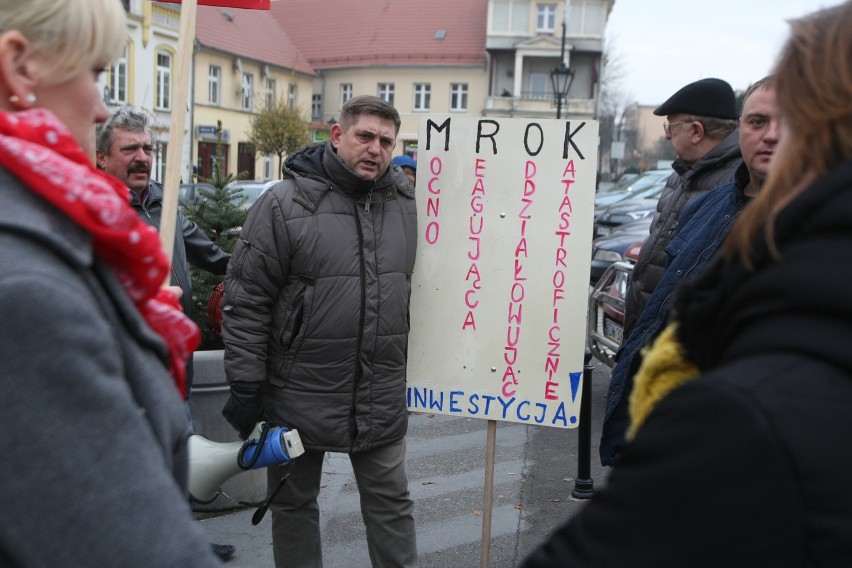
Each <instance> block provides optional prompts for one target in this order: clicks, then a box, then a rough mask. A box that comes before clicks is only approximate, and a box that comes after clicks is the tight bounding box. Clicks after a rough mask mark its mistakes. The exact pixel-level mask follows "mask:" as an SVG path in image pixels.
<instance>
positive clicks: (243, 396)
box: [222, 382, 263, 440]
mask: <svg viewBox="0 0 852 568" xmlns="http://www.w3.org/2000/svg"><path fill="white" fill-rule="evenodd" d="M222 416H224V417H225V420H227V421H228V424H230V425H231V426H233V427H234V429H235V430H237V431H238V432H239V433H240V439H241V440H245V439H246V438H248V436H249V434H251V432H252V430H254V427H255V425H256V424H257V423H258V422H260V421H261V420H263V389H262V388H261V383H248V382H234V383H231V396H230V398H228V402H226V403H225V406H224V408H222Z"/></svg>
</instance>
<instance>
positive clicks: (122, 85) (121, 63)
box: [109, 43, 130, 104]
mask: <svg viewBox="0 0 852 568" xmlns="http://www.w3.org/2000/svg"><path fill="white" fill-rule="evenodd" d="M129 51H130V49H129V48H128V46H127V44H126V43H125V44H124V51H123V52H122V54H121V57H119V58H118V59H116V60H115V63H113V64H112V65H111V66H110V73H109V81H110V84H109V90H110V93H109V95H110V99H111V100H110V102H111V103H113V104H127V94H128V91H129V90H130V89H129V85H128V74H127V64H128V62H127V54H128V52H129Z"/></svg>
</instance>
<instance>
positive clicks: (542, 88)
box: [529, 73, 553, 100]
mask: <svg viewBox="0 0 852 568" xmlns="http://www.w3.org/2000/svg"><path fill="white" fill-rule="evenodd" d="M552 91H553V87H552V86H551V84H550V75H548V74H547V73H530V91H529V92H530V94H529V98H531V99H535V100H549V99H552V98H553V93H552Z"/></svg>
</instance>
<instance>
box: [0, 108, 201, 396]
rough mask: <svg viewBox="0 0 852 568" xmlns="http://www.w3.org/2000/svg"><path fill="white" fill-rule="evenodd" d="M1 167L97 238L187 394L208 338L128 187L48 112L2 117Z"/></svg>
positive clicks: (100, 250) (99, 248)
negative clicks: (193, 365) (177, 290)
mask: <svg viewBox="0 0 852 568" xmlns="http://www.w3.org/2000/svg"><path fill="white" fill-rule="evenodd" d="M0 165H2V167H4V168H5V169H6V170H8V171H9V172H10V173H12V174H14V175H15V176H16V177H17V178H18V179H20V180H21V181H23V182H24V184H25V185H26V186H27V187H28V188H29V189H30V191H32V192H33V193H35V194H36V195H38V196H40V197H42V198H43V199H45V200H46V201H48V202H50V203H51V204H53V205H54V206H55V207H57V208H58V209H60V210H61V211H62V212H64V213H65V214H66V215H67V216H68V217H69V218H70V219H72V220H73V221H74V222H75V223H77V225H79V226H80V227H82V228H83V229H85V230H86V231H87V232H88V233H89V234H90V235H91V236H92V239H93V242H94V248H95V252H96V253H97V254H98V255H99V256H100V257H101V258H103V259H104V260H105V261H106V262H107V263H108V264H109V266H110V267H111V268H112V270H113V272H114V273H115V275H116V277H117V278H118V280H119V282H121V284H122V286H123V287H124V290H125V291H126V292H127V295H128V296H130V298H131V299H132V300H133V302H134V303H135V304H136V307H137V308H138V309H139V312H140V313H141V314H142V317H144V318H145V321H146V322H148V325H149V326H150V327H151V329H153V330H154V331H155V332H157V333H158V334H159V335H160V337H162V338H163V340H164V341H165V343H166V346H167V347H168V350H169V362H170V366H171V374H172V376H173V377H174V380H175V384H176V385H177V388H178V390H179V391H180V393H181V395H182V396H184V397H185V396H186V370H185V367H184V366H185V365H186V362H187V360H188V359H189V357H191V356H192V352H193V350H195V348H196V347H197V346H198V343H199V341H200V338H201V335H200V333H199V331H198V327H197V326H196V325H195V323H193V322H192V320H190V319H189V318H188V317H187V316H185V315H184V314H183V312H182V311H181V310H180V304H179V303H178V301H177V298H175V296H174V294H172V293H171V292H169V291H167V290H164V289H162V288H161V285H162V283H163V282H164V281H165V279H166V275H167V274H168V273H169V263H168V258H167V256H166V253H165V251H164V250H163V247H162V245H161V244H160V241H159V237H158V235H157V231H156V229H154V228H153V227H150V226H148V225H146V224H145V223H144V222H142V220H141V219H139V217H137V215H136V212H135V211H134V210H133V208H131V207H130V204H129V199H130V193H129V192H130V190H129V189H128V188H127V186H125V185H124V184H123V183H122V182H120V181H119V180H117V179H116V178H114V177H112V176H110V175H107V174H105V173H103V172H100V171H98V170H96V169H95V168H94V166H93V165H92V162H91V160H90V158H89V157H88V156H87V155H86V154H85V152H83V150H82V148H80V146H79V145H78V144H77V142H76V141H75V140H74V138H73V137H72V135H71V132H70V131H69V130H68V128H67V127H66V126H65V125H64V124H62V123H61V122H60V121H59V120H58V119H57V118H56V116H54V115H53V114H52V113H50V112H49V111H46V110H44V109H33V110H28V111H24V112H15V113H7V112H0Z"/></svg>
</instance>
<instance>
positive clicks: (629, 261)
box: [586, 241, 642, 367]
mask: <svg viewBox="0 0 852 568" xmlns="http://www.w3.org/2000/svg"><path fill="white" fill-rule="evenodd" d="M641 249H642V241H637V242H635V243H633V244H632V245H630V246H628V247H627V249H626V250H625V253H624V257H625V260H624V261H622V262H614V263H613V264H612V265H610V267H609V268H607V269H606V271H604V273H603V275H602V276H601V277H600V279H599V280H598V282H597V284H595V286H594V288H592V292H591V294H589V320H588V331H587V335H586V341H587V342H588V345H589V349H590V350H591V352H592V354H593V355H594V356H595V357H596V358H597V359H598V360H599V361H601V362H602V363H604V364H606V365H608V366H609V367H612V366H614V365H615V354H616V353H617V352H618V349H619V347H621V343H622V341H623V340H624V306H625V298H626V296H627V283H628V281H629V279H630V273H631V272H632V270H633V265H634V264H635V263H636V260H637V259H638V258H639V252H640V251H641Z"/></svg>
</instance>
